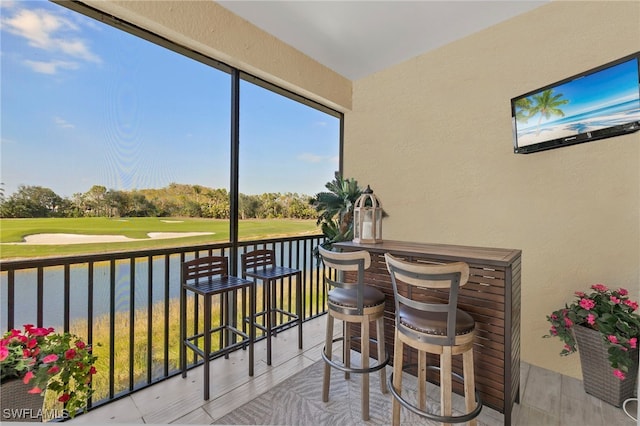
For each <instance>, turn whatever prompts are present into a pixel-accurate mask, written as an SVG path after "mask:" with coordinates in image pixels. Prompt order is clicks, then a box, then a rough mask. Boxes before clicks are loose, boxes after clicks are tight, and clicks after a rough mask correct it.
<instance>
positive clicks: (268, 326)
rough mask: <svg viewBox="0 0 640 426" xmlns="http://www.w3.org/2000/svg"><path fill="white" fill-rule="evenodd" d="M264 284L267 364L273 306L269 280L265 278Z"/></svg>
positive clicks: (269, 356) (268, 363)
mask: <svg viewBox="0 0 640 426" xmlns="http://www.w3.org/2000/svg"><path fill="white" fill-rule="evenodd" d="M264 285H265V286H266V287H267V288H266V292H265V295H264V297H265V298H266V299H267V309H266V311H267V312H266V317H267V320H266V322H267V365H271V327H273V317H272V312H271V310H272V309H273V306H271V281H270V280H265V281H264Z"/></svg>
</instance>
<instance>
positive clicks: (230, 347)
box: [184, 326, 249, 359]
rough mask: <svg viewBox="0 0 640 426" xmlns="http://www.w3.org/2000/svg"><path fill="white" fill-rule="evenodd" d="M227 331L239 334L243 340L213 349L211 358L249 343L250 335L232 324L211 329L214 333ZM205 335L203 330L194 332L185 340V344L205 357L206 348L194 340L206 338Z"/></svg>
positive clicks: (210, 331)
mask: <svg viewBox="0 0 640 426" xmlns="http://www.w3.org/2000/svg"><path fill="white" fill-rule="evenodd" d="M225 331H230V332H231V333H233V334H234V335H236V336H239V337H240V338H241V340H239V341H237V342H234V343H232V344H230V345H228V346H225V347H224V348H220V349H218V350H216V351H212V352H211V353H210V354H209V359H213V358H215V356H216V355H218V354H221V353H230V352H232V351H233V349H235V348H238V347H240V346H242V347H243V348H244V347H245V346H246V345H247V344H248V343H249V335H248V334H247V333H245V332H243V331H242V330H239V329H237V328H235V327H232V326H220V327H216V328H212V329H211V330H209V333H211V334H213V333H217V332H225ZM204 335H205V332H204V331H203V332H202V333H198V334H194V335H192V336H189V337H187V338H186V339H185V341H184V344H185V345H186V346H187V347H189V348H190V349H192V350H193V351H194V352H195V353H196V354H198V355H199V356H201V357H202V358H204V357H205V353H204V350H203V349H201V348H200V347H199V346H198V345H196V344H195V343H194V342H193V341H194V340H196V339H204Z"/></svg>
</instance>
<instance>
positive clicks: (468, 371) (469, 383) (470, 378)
mask: <svg viewBox="0 0 640 426" xmlns="http://www.w3.org/2000/svg"><path fill="white" fill-rule="evenodd" d="M462 371H463V373H462V374H463V376H464V400H465V403H466V407H467V413H470V412H471V411H473V409H474V408H476V394H475V388H476V386H475V378H474V368H473V349H471V350H468V351H466V352H465V353H463V354H462ZM476 424H477V421H476V419H473V420H471V421H469V425H470V426H475V425H476Z"/></svg>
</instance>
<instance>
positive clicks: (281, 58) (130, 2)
mask: <svg viewBox="0 0 640 426" xmlns="http://www.w3.org/2000/svg"><path fill="white" fill-rule="evenodd" d="M85 3H86V4H88V5H90V6H92V7H94V8H96V9H98V10H101V11H103V12H106V13H110V14H112V15H114V16H116V17H118V18H120V19H123V20H125V21H127V22H131V23H133V24H136V25H137V26H139V27H142V28H144V29H147V30H149V31H151V32H154V33H156V34H158V35H161V36H164V37H165V38H167V39H169V40H172V41H174V42H176V43H179V44H182V45H183V46H186V47H189V48H191V49H193V50H195V51H198V52H200V53H202V54H205V55H208V56H210V57H212V58H214V59H217V60H219V61H222V62H225V63H226V64H228V65H231V66H234V67H236V68H239V69H241V70H243V71H246V72H249V73H251V74H253V75H256V76H258V77H260V78H263V79H264V80H266V81H269V82H271V83H274V84H277V85H279V86H280V87H284V88H286V89H289V90H292V91H294V92H296V93H298V94H300V95H303V96H306V97H308V98H309V99H313V100H315V101H318V102H321V103H323V104H324V105H326V106H328V107H331V108H334V109H336V110H339V111H344V110H346V109H350V108H351V81H350V80H348V79H346V78H344V77H342V76H341V75H339V74H337V73H335V72H334V71H332V70H330V69H329V68H327V67H325V66H323V65H321V64H319V63H318V62H316V61H315V60H313V59H311V58H309V57H308V56H306V55H304V54H302V53H300V52H299V51H298V50H296V49H294V48H293V47H291V46H289V45H287V44H285V43H282V42H281V41H279V40H278V39H276V38H275V37H273V36H272V35H270V34H267V33H265V32H264V31H262V30H261V29H259V28H257V27H256V26H254V25H252V24H250V23H249V22H247V21H245V20H244V19H241V18H239V17H238V16H236V15H234V14H232V13H231V12H229V11H228V10H227V9H225V8H223V7H222V6H220V5H218V4H217V3H215V2H213V1H212V0H182V1H180V0H163V1H140V0H124V1H123V0H108V1H105V0H86V1H85Z"/></svg>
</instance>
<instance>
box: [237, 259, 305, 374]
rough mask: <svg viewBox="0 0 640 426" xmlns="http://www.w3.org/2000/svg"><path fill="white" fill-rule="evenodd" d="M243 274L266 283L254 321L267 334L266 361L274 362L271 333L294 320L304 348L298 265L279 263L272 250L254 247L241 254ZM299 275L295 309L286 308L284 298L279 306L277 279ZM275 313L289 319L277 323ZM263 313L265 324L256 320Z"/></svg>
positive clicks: (300, 277)
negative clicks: (262, 301) (277, 300)
mask: <svg viewBox="0 0 640 426" xmlns="http://www.w3.org/2000/svg"><path fill="white" fill-rule="evenodd" d="M241 259H242V261H241V263H242V278H253V280H254V282H256V280H261V281H262V282H263V284H264V286H265V291H264V294H265V299H266V300H265V309H264V310H263V311H260V312H256V313H255V315H254V319H253V320H252V321H251V322H252V323H254V325H255V327H257V328H259V329H260V330H262V331H263V332H264V333H266V335H267V365H271V336H272V335H274V334H276V333H277V332H278V331H279V330H281V329H283V328H286V327H288V326H290V325H292V324H293V323H296V324H297V325H298V349H302V271H300V270H299V269H292V268H286V267H283V266H276V259H275V252H274V251H273V250H253V251H250V252H248V253H244V254H242V255H241ZM294 276H295V277H296V312H295V313H294V312H293V311H292V309H291V307H288V308H286V309H285V307H284V303H283V301H280V306H278V304H277V303H276V288H277V286H276V283H277V281H278V280H281V279H284V278H287V277H294ZM276 314H280V315H281V318H282V317H283V316H284V317H287V318H288V319H287V320H286V321H284V322H282V323H281V324H278V325H276ZM260 316H262V317H263V318H264V319H263V324H258V323H257V320H256V319H257V317H260Z"/></svg>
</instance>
